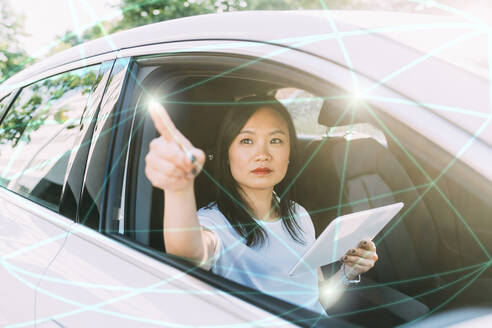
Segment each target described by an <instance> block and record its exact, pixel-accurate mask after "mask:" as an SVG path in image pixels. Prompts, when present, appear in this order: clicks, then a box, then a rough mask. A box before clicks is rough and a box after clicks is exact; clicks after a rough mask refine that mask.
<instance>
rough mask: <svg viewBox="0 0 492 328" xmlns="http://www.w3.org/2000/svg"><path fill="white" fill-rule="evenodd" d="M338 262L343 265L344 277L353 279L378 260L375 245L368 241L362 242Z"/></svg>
mask: <svg viewBox="0 0 492 328" xmlns="http://www.w3.org/2000/svg"><path fill="white" fill-rule="evenodd" d="M340 260H341V261H342V263H344V264H345V275H346V276H347V277H348V278H349V279H354V278H355V277H357V276H358V275H359V274H363V273H366V272H367V271H369V270H370V269H371V268H372V267H373V266H374V264H375V263H376V261H377V260H378V255H377V253H376V245H375V244H374V243H373V242H372V241H370V240H362V241H361V242H360V243H359V247H357V248H352V249H349V250H348V251H347V253H345V255H344V256H342V258H341V259H340Z"/></svg>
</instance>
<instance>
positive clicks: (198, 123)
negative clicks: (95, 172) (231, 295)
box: [114, 55, 326, 302]
mask: <svg viewBox="0 0 492 328" xmlns="http://www.w3.org/2000/svg"><path fill="white" fill-rule="evenodd" d="M210 57H211V56H205V55H204V56H203V59H202V58H197V57H196V56H195V57H192V58H190V59H189V60H190V61H193V62H186V56H183V57H182V58H176V57H173V60H174V61H173V62H171V61H169V62H166V58H151V59H144V60H139V59H137V60H136V61H135V62H134V65H133V70H132V74H131V76H133V77H137V78H138V81H137V82H135V83H133V88H128V87H127V89H126V97H127V98H130V99H131V100H125V103H127V104H130V105H131V106H133V107H134V108H135V118H134V122H133V130H132V133H131V135H132V140H131V142H132V144H131V147H130V150H129V161H128V165H127V176H126V177H127V179H126V181H127V183H126V190H128V192H126V194H125V198H124V199H125V201H124V202H125V208H124V209H123V211H124V224H123V226H120V227H119V228H118V229H117V228H116V227H115V229H114V231H118V234H120V235H124V236H126V237H128V238H130V239H132V240H134V241H135V242H137V243H138V244H139V245H145V246H147V247H150V248H152V249H153V250H155V251H158V252H160V253H165V251H166V250H165V247H164V240H163V214H164V208H163V206H164V196H165V195H164V194H163V192H162V190H160V189H158V188H153V187H152V185H151V184H150V182H149V180H148V179H147V177H146V175H145V156H146V155H147V153H148V151H149V144H150V142H151V141H152V139H154V138H156V137H157V136H158V135H157V131H156V130H155V128H154V125H153V122H152V120H151V119H150V116H149V115H148V113H147V104H148V102H149V96H152V97H154V98H157V99H160V100H161V101H163V99H164V97H165V107H166V110H167V111H168V113H169V115H170V116H171V118H172V119H173V122H174V124H175V125H176V126H177V127H178V129H180V130H181V132H182V133H183V134H184V135H185V136H186V137H187V138H188V139H189V140H190V141H191V142H192V143H193V144H194V145H195V146H196V147H198V148H200V149H202V150H203V151H204V152H205V153H206V156H207V161H206V163H205V166H204V168H203V171H202V173H201V174H200V175H199V176H198V177H197V178H196V180H195V195H196V202H197V208H202V207H204V206H206V205H208V204H210V203H211V202H212V201H213V200H214V191H213V190H214V189H213V188H214V184H213V183H214V182H213V180H214V178H213V174H214V169H213V166H214V159H215V151H216V147H217V140H216V138H217V132H218V129H219V127H220V125H221V123H222V120H223V118H224V116H225V115H226V113H227V112H228V110H229V109H230V108H231V106H232V105H233V104H234V101H235V100H236V99H240V98H242V97H245V96H249V95H252V94H256V95H258V94H270V95H278V97H282V98H281V99H282V100H283V101H285V103H296V105H294V106H291V108H290V110H291V111H292V112H293V113H296V118H295V119H294V121H296V120H298V121H299V123H300V124H301V125H302V121H301V117H302V115H303V114H306V113H309V114H310V117H312V118H313V120H314V121H312V122H307V123H308V124H309V125H306V126H304V127H303V130H302V131H303V133H305V134H306V135H311V136H312V135H316V134H318V135H319V134H320V133H322V131H324V130H326V128H323V127H320V126H317V124H316V122H317V121H316V119H317V112H319V110H320V107H321V103H322V101H320V100H319V99H320V97H317V96H315V95H314V93H313V92H309V91H307V89H306V86H305V85H303V84H301V83H299V82H298V81H309V77H308V76H305V75H302V76H295V74H294V73H293V72H292V71H291V70H289V69H288V68H285V67H281V66H279V67H278V68H277V67H275V65H274V64H270V63H269V64H268V65H267V64H266V63H262V62H259V63H255V65H249V66H248V68H247V69H242V70H241V71H240V72H239V71H238V72H234V73H230V74H227V75H226V76H221V75H224V74H220V73H221V72H223V70H225V68H224V67H225V66H224V63H228V64H229V65H233V66H232V67H240V66H241V64H244V63H245V59H243V58H240V59H237V58H235V57H233V58H228V57H225V56H224V57H217V58H215V59H214V58H212V59H211V58H210ZM199 59H201V60H203V63H200V60H199ZM152 61H154V63H152ZM243 66H244V65H243ZM272 67H274V68H275V69H278V70H280V71H282V72H283V74H282V76H284V77H286V79H287V81H282V82H281V83H280V81H279V79H278V75H276V74H277V73H273V71H274V68H272ZM191 68H193V69H191ZM259 76H261V78H259ZM313 84H314V83H313ZM317 84H319V83H317ZM282 89H283V90H284V91H283V92H279V90H282ZM294 93H295V94H294ZM309 98H312V99H315V101H312V102H309ZM299 104H300V105H299ZM303 105H305V106H304V107H303ZM311 110H312V111H313V113H310V111H311ZM313 123H314V124H313ZM120 222H121V221H120ZM120 228H123V229H120ZM171 258H172V257H171ZM193 271H194V270H192V272H193ZM209 273H210V274H212V273H211V272H209ZM218 277H221V276H217V278H216V279H218ZM258 297H267V296H266V295H263V294H261V295H258V296H257V298H258ZM267 302H274V301H273V300H272V299H271V298H269V297H268V298H267Z"/></svg>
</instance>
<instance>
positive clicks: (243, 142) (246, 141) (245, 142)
mask: <svg viewBox="0 0 492 328" xmlns="http://www.w3.org/2000/svg"><path fill="white" fill-rule="evenodd" d="M239 143H242V144H252V143H253V140H251V139H249V138H244V139H241V140H240V141H239Z"/></svg>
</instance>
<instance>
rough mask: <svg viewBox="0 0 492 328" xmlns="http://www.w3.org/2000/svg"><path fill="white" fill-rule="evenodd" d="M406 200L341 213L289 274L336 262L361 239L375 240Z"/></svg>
mask: <svg viewBox="0 0 492 328" xmlns="http://www.w3.org/2000/svg"><path fill="white" fill-rule="evenodd" d="M402 207H403V203H395V204H391V205H387V206H381V207H376V208H373V209H370V210H365V211H360V212H355V213H351V214H347V215H342V216H339V217H337V218H336V219H335V220H333V221H332V222H331V223H330V224H329V225H328V227H326V229H325V230H324V231H323V232H322V233H321V235H320V236H319V237H318V238H317V239H316V241H315V242H314V244H313V245H312V246H311V247H310V248H309V249H308V251H307V252H306V253H305V254H304V255H303V256H302V258H301V259H300V260H299V261H298V262H297V263H296V264H295V265H294V267H293V268H292V269H291V270H290V272H289V275H291V276H292V275H296V274H299V273H303V272H306V271H312V270H316V269H317V268H318V267H320V266H322V265H326V264H330V263H332V262H336V261H338V260H339V259H341V258H342V256H343V255H344V254H345V253H346V252H347V251H348V250H349V249H351V248H356V247H357V246H358V245H359V242H360V241H361V240H372V239H373V238H374V237H376V235H377V234H378V233H379V231H381V230H382V229H383V228H384V226H386V224H388V223H389V222H390V221H391V219H392V218H394V217H395V215H396V214H398V212H399V211H400V210H401V209H402Z"/></svg>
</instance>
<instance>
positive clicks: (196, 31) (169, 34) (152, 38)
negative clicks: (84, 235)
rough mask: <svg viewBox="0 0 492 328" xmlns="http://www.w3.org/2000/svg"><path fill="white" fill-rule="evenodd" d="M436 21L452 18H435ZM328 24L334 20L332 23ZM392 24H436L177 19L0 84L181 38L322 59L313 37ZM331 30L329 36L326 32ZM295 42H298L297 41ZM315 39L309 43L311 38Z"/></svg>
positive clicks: (91, 45) (429, 19)
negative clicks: (292, 49)
mask: <svg viewBox="0 0 492 328" xmlns="http://www.w3.org/2000/svg"><path fill="white" fill-rule="evenodd" d="M438 20H439V21H456V19H451V18H449V17H444V16H438ZM333 22H335V23H336V25H335V24H332V23H333ZM397 22H398V24H405V22H408V23H409V24H410V23H412V24H415V23H421V24H425V23H429V24H430V23H432V24H435V23H436V16H429V15H416V14H406V13H393V12H369V11H319V10H318V11H314V10H308V11H303V10H295V11H240V12H229V13H220V14H206V15H198V16H192V17H185V18H178V19H173V20H169V21H164V22H159V23H154V24H149V25H145V26H140V27H136V28H133V29H130V30H126V31H122V32H118V33H115V34H112V35H108V36H105V37H102V38H99V39H96V40H92V41H89V42H86V43H83V44H81V45H78V46H76V47H73V48H70V49H67V50H65V51H62V52H60V53H58V54H56V55H53V56H51V57H49V58H47V59H45V60H43V61H41V62H39V63H37V64H35V65H33V66H31V67H28V68H26V69H25V70H23V71H21V72H19V73H17V74H16V75H14V76H13V77H11V78H10V79H8V80H7V81H5V83H4V84H3V86H4V87H5V85H15V84H16V83H19V82H22V81H23V80H25V79H28V78H30V77H33V76H35V75H37V74H40V73H42V72H45V71H48V70H50V69H53V68H56V67H58V66H62V65H65V64H69V63H72V62H75V61H78V60H80V59H83V58H90V57H93V56H98V55H102V54H106V53H110V52H113V51H117V50H121V49H128V48H133V47H138V46H143V45H150V44H158V43H165V42H176V41H183V40H212V39H213V40H241V41H259V42H270V43H275V44H280V45H284V46H293V45H294V46H296V47H298V48H300V49H302V50H304V51H307V52H310V53H313V54H315V55H318V56H320V57H324V58H326V57H327V56H326V49H322V48H321V47H315V46H313V45H312V43H313V42H304V44H302V41H303V40H308V39H307V38H308V37H310V38H311V40H316V38H321V39H322V38H327V37H330V38H332V37H333V31H334V28H335V26H336V28H337V30H339V31H342V30H343V31H345V32H347V31H355V32H356V31H357V30H360V29H367V28H378V27H379V28H380V27H383V26H391V25H394V24H396V23H397ZM330 34H331V36H330ZM299 42H301V44H299ZM314 43H315V42H314Z"/></svg>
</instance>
